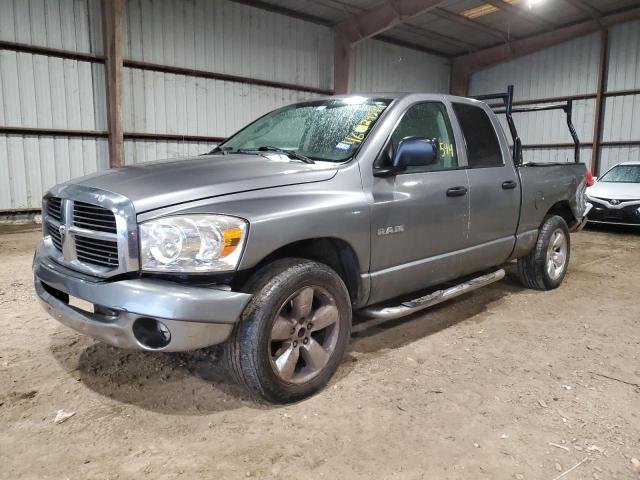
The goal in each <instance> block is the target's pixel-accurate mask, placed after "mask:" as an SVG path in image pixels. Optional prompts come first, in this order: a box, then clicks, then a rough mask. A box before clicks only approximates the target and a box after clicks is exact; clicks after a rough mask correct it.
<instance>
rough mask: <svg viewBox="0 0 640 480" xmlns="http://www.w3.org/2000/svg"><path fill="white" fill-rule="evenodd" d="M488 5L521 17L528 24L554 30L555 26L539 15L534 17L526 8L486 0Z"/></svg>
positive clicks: (497, 0)
mask: <svg viewBox="0 0 640 480" xmlns="http://www.w3.org/2000/svg"><path fill="white" fill-rule="evenodd" d="M486 2H487V3H488V4H489V5H493V6H494V7H496V8H497V9H498V10H502V11H504V12H506V13H508V14H509V15H511V16H514V17H521V18H524V19H526V20H528V21H530V22H534V23H537V24H538V25H541V26H542V27H544V28H546V29H550V28H555V27H557V24H555V23H554V22H550V21H549V20H547V19H546V18H542V17H541V16H540V15H536V14H535V13H533V12H532V11H530V10H529V9H527V8H526V7H521V6H517V5H512V4H510V3H509V2H505V1H504V0H486Z"/></svg>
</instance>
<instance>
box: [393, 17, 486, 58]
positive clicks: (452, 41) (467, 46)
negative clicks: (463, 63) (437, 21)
mask: <svg viewBox="0 0 640 480" xmlns="http://www.w3.org/2000/svg"><path fill="white" fill-rule="evenodd" d="M401 28H402V29H403V30H406V31H407V32H410V33H413V34H414V35H419V36H420V37H422V38H424V39H426V40H429V41H431V42H436V43H441V44H444V45H450V46H452V47H455V48H459V49H462V50H466V51H467V52H475V51H476V50H478V47H477V46H476V45H473V44H472V43H468V42H465V41H464V40H458V39H457V38H453V37H449V36H448V35H442V34H441V33H436V32H432V31H431V30H427V29H426V28H422V27H419V26H417V25H413V24H411V23H405V24H403V25H402V26H401Z"/></svg>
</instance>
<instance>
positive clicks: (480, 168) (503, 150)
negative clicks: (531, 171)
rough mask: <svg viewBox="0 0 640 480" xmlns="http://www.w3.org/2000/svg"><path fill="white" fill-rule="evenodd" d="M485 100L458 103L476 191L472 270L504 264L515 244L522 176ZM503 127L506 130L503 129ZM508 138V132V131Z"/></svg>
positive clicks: (473, 194)
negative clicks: (479, 102)
mask: <svg viewBox="0 0 640 480" xmlns="http://www.w3.org/2000/svg"><path fill="white" fill-rule="evenodd" d="M486 108H488V107H486V106H485V105H484V104H472V103H457V102H456V103H453V110H454V112H455V114H456V118H457V120H458V123H459V125H460V128H461V130H462V133H463V136H464V143H465V145H464V147H465V149H466V156H467V164H468V166H467V172H468V175H469V190H470V198H469V202H470V221H469V241H470V243H471V245H472V248H471V249H470V250H469V252H468V253H467V255H466V257H467V258H466V259H465V261H466V265H467V268H466V270H467V273H470V272H472V271H477V270H481V269H484V268H488V267H492V266H495V265H499V264H501V263H504V262H505V261H506V260H507V258H508V257H509V255H510V254H511V251H512V250H513V247H514V244H515V233H516V229H517V226H518V217H519V214H520V181H519V179H518V173H517V171H516V169H515V167H514V166H513V161H512V160H511V157H510V153H509V149H508V148H507V146H506V143H505V142H504V141H503V143H502V144H501V143H500V141H499V137H498V133H497V132H498V129H500V128H501V127H500V125H499V123H498V121H497V119H496V117H495V115H494V114H493V113H492V112H491V113H488V112H487V110H486ZM500 132H501V130H500ZM502 138H504V135H502Z"/></svg>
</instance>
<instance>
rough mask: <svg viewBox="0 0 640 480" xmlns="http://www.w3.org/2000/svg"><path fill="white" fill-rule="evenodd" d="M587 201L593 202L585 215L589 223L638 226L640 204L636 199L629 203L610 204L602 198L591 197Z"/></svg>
mask: <svg viewBox="0 0 640 480" xmlns="http://www.w3.org/2000/svg"><path fill="white" fill-rule="evenodd" d="M589 201H590V202H591V203H592V204H593V208H592V209H591V211H590V212H589V214H588V215H587V217H588V221H589V222H591V223H606V224H610V225H629V226H640V204H639V203H637V201H636V202H634V203H632V204H630V205H629V204H624V203H623V204H621V205H611V204H609V203H607V202H606V201H604V200H598V199H592V198H590V199H589Z"/></svg>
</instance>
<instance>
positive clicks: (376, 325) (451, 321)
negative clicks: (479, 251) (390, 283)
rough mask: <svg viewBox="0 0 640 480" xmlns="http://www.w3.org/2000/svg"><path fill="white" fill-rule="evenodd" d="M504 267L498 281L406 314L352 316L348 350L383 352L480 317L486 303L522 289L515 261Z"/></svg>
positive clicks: (484, 311) (368, 352) (478, 319)
mask: <svg viewBox="0 0 640 480" xmlns="http://www.w3.org/2000/svg"><path fill="white" fill-rule="evenodd" d="M505 270H506V271H507V275H506V276H505V278H504V279H503V280H502V281H500V282H497V283H494V284H492V285H489V286H487V287H484V288H481V289H479V290H476V291H474V292H470V293H467V294H464V295H462V296H460V297H458V298H455V299H452V300H449V301H446V302H443V303H440V304H438V305H434V306H432V307H430V308H427V309H425V310H423V311H421V312H416V313H414V314H412V315H408V316H406V317H400V318H398V319H393V320H382V321H380V320H376V319H368V318H360V317H354V319H353V328H352V334H351V345H350V351H351V352H358V353H366V354H372V353H373V354H375V353H376V352H381V353H383V350H386V349H393V348H398V347H402V346H404V345H406V344H409V343H412V342H414V341H416V340H418V339H420V338H424V337H428V336H429V335H433V334H434V333H437V332H439V331H441V330H444V329H446V328H449V327H451V326H453V325H455V324H457V323H460V322H464V321H474V322H482V321H484V320H485V319H486V315H484V314H485V313H486V312H487V310H488V307H489V306H490V305H492V304H494V303H495V302H498V301H500V300H502V299H503V298H504V297H505V296H507V295H509V294H513V293H517V292H519V291H522V290H524V287H523V286H522V284H521V283H520V282H519V280H518V279H517V277H516V274H515V264H514V265H509V266H508V267H507V268H506V269H505Z"/></svg>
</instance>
